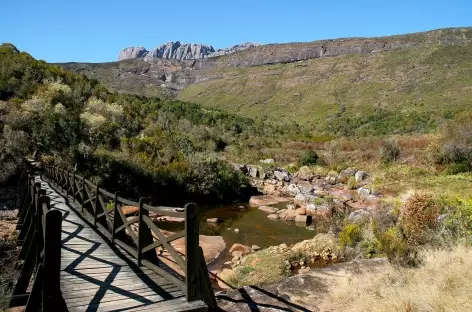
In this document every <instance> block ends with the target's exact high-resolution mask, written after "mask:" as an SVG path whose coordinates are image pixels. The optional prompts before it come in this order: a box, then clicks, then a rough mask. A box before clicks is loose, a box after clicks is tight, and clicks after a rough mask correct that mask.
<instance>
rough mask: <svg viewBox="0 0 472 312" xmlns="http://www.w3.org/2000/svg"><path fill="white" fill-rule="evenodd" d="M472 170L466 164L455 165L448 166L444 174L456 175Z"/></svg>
mask: <svg viewBox="0 0 472 312" xmlns="http://www.w3.org/2000/svg"><path fill="white" fill-rule="evenodd" d="M470 170H471V166H470V165H468V164H465V163H459V164H457V163H453V164H450V165H448V166H447V168H446V170H444V174H447V175H454V174H458V173H463V172H469V171H470Z"/></svg>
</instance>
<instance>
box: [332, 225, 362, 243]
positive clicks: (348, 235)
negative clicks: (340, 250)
mask: <svg viewBox="0 0 472 312" xmlns="http://www.w3.org/2000/svg"><path fill="white" fill-rule="evenodd" d="M361 239H362V235H361V228H360V226H359V225H358V224H353V223H348V224H346V225H345V226H344V228H343V229H342V231H341V232H339V236H338V242H339V244H340V245H341V246H342V247H346V246H351V247H352V246H354V245H355V244H356V243H358V242H359V241H360V240H361Z"/></svg>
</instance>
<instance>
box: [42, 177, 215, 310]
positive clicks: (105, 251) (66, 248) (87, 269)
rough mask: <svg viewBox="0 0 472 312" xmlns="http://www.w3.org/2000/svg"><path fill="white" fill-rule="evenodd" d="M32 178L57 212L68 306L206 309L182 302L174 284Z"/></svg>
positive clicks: (44, 183) (50, 187)
mask: <svg viewBox="0 0 472 312" xmlns="http://www.w3.org/2000/svg"><path fill="white" fill-rule="evenodd" d="M37 182H40V183H41V188H42V189H45V190H46V195H47V196H49V197H50V198H51V208H54V209H58V210H60V211H61V212H62V214H63V222H62V247H61V291H62V296H63V299H64V301H65V304H66V306H67V308H68V310H69V311H153V310H154V311H207V307H206V305H205V304H204V303H203V302H202V301H194V302H190V303H188V302H186V299H185V294H184V293H183V292H182V291H181V290H180V289H179V288H177V287H176V286H175V285H174V284H172V283H171V282H169V281H168V280H166V279H165V278H164V277H162V276H160V275H159V274H157V273H155V272H153V271H151V270H149V269H147V268H140V267H138V266H137V265H136V264H135V263H133V262H131V261H130V260H129V259H128V258H127V257H125V256H124V252H122V251H121V250H119V249H118V248H116V247H111V246H110V245H109V244H108V243H107V242H106V241H105V240H104V239H103V238H102V237H101V235H99V234H98V233H97V232H95V231H94V230H93V229H92V227H91V226H90V222H86V221H85V220H84V219H82V218H81V217H79V216H78V215H77V214H76V212H75V210H76V209H77V207H76V206H75V204H74V203H69V201H68V200H67V199H66V197H64V196H63V195H61V192H60V190H58V189H57V188H56V187H55V186H53V185H52V184H50V183H48V182H47V181H45V180H41V179H40V178H39V177H38V178H37ZM46 278H47V277H46Z"/></svg>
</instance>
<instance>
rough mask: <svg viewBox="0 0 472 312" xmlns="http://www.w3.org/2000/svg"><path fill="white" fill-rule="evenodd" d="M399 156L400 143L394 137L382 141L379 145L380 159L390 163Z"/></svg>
mask: <svg viewBox="0 0 472 312" xmlns="http://www.w3.org/2000/svg"><path fill="white" fill-rule="evenodd" d="M398 157H400V145H399V144H398V141H397V140H396V139H395V138H389V139H387V140H384V141H383V142H382V145H381V146H380V161H381V162H383V163H390V162H394V161H397V159H398Z"/></svg>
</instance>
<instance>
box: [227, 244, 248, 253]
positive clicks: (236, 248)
mask: <svg viewBox="0 0 472 312" xmlns="http://www.w3.org/2000/svg"><path fill="white" fill-rule="evenodd" d="M234 251H241V252H243V254H245V255H246V254H250V253H251V252H252V249H251V247H249V246H246V245H243V244H239V243H236V244H233V246H231V248H230V249H229V253H233V252H234Z"/></svg>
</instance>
